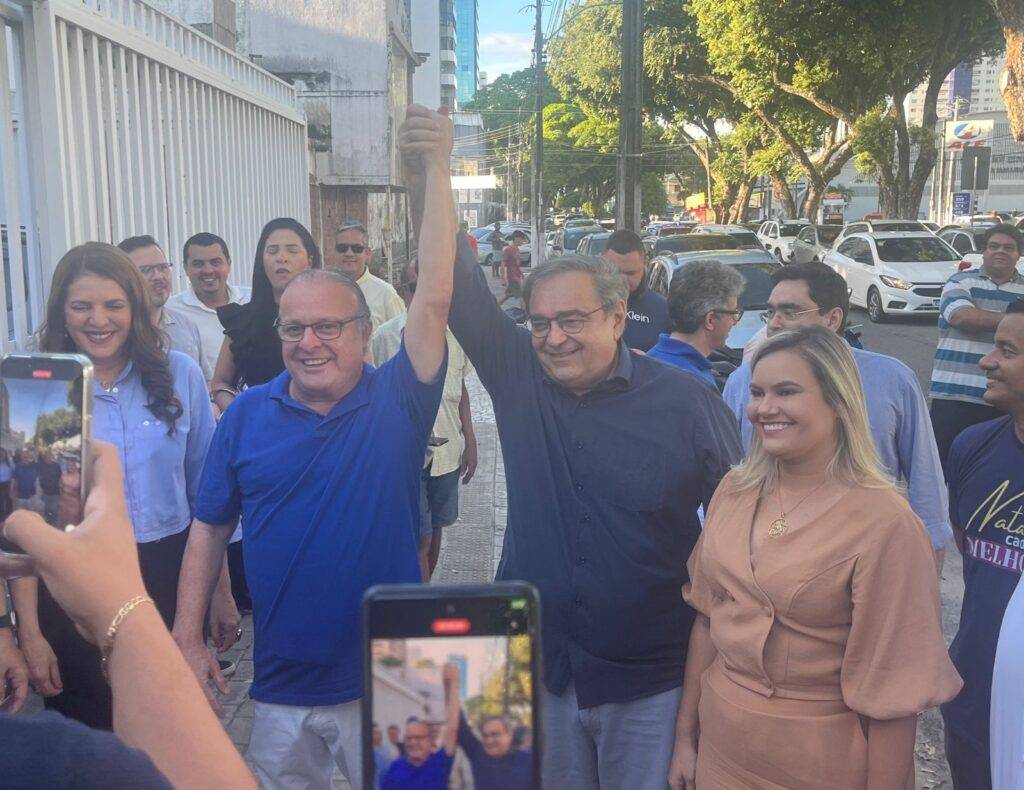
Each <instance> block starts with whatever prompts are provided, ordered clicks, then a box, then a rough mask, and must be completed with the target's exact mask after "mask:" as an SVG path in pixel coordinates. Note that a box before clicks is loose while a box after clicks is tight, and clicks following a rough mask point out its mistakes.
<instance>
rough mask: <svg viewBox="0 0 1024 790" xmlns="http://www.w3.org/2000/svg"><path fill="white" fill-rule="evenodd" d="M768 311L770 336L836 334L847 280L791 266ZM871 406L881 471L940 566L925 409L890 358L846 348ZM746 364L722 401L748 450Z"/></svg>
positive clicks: (935, 468) (943, 533)
mask: <svg viewBox="0 0 1024 790" xmlns="http://www.w3.org/2000/svg"><path fill="white" fill-rule="evenodd" d="M772 282H773V283H774V284H775V287H774V288H772V292H771V295H770V296H769V297H768V309H767V310H766V311H765V312H764V313H763V314H762V318H763V319H764V320H765V322H766V324H767V330H768V337H771V336H773V335H776V334H778V333H779V332H782V331H784V330H787V329H797V328H799V327H804V326H814V325H816V326H824V327H826V328H828V329H831V330H832V331H833V332H836V333H841V332H842V331H843V328H844V327H845V326H846V320H847V316H848V315H849V310H850V293H849V290H848V288H847V286H846V281H845V280H843V278H842V277H841V276H840V275H839V274H837V273H836V271H835V270H834V269H831V268H829V267H828V266H826V265H825V264H824V263H819V262H816V261H812V262H811V263H791V264H789V265H787V266H783V267H781V268H779V269H776V270H775V272H773V274H772ZM851 350H852V352H853V359H854V361H855V362H856V363H857V369H858V371H859V372H860V379H861V382H862V384H863V388H864V399H865V400H866V401H867V404H868V422H869V424H870V426H871V435H872V436H873V437H874V439H875V449H876V450H877V451H878V455H879V458H880V459H881V461H882V465H883V466H884V467H885V470H886V472H887V473H888V474H890V475H891V476H892V477H893V478H894V479H895V480H898V481H900V482H901V483H902V484H903V485H905V486H906V495H907V498H908V499H909V500H910V506H911V507H912V508H913V510H914V512H915V513H916V514H917V515H918V517H920V519H921V520H922V521H923V522H924V525H925V528H926V529H927V530H928V533H929V534H930V535H931V538H932V545H933V546H934V547H935V551H936V562H937V563H938V564H939V565H940V566H941V561H942V558H943V552H944V551H945V547H946V546H948V545H949V544H950V543H951V542H952V540H953V531H952V529H951V528H950V526H949V511H948V507H947V500H946V487H945V484H944V481H943V477H942V469H941V466H940V464H939V455H938V451H937V450H936V449H935V437H934V435H933V433H932V426H931V423H930V422H929V421H928V406H927V404H926V403H925V400H924V394H923V393H922V392H921V385H920V384H918V381H917V376H915V375H914V372H913V371H912V370H911V369H910V368H908V367H907V366H906V365H904V364H903V363H902V362H900V361H899V360H897V359H896V358H894V357H889V356H885V355H884V354H876V353H873V352H871V351H864V350H862V349H857V348H854V349H851ZM750 374H751V365H750V364H749V363H746V362H745V363H743V364H742V365H741V366H740V367H738V368H737V369H736V370H735V371H733V373H732V375H730V376H729V380H728V381H727V382H726V383H725V391H724V392H723V393H722V394H723V396H724V398H725V402H726V403H727V404H728V405H729V408H730V409H732V411H733V414H735V415H736V419H737V420H739V422H740V430H741V432H742V434H743V444H744V447H746V448H747V449H749V448H750V446H751V442H752V438H753V427H752V424H751V421H750V419H749V417H748V414H747V404H748V403H749V402H750Z"/></svg>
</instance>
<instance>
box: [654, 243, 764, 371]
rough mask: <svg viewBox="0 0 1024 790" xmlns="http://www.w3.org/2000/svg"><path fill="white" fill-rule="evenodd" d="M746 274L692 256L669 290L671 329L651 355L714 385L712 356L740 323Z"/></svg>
mask: <svg viewBox="0 0 1024 790" xmlns="http://www.w3.org/2000/svg"><path fill="white" fill-rule="evenodd" d="M744 285H745V283H744V281H743V276H742V275H741V274H740V273H739V272H737V271H736V270H734V269H731V268H730V267H728V266H725V265H724V264H721V263H719V262H718V261H692V262H690V263H689V264H687V265H686V266H684V267H683V268H682V269H680V270H679V271H677V272H676V273H675V276H674V277H673V278H672V285H671V286H670V287H669V291H668V318H669V322H670V324H671V326H672V332H671V333H663V334H662V335H661V336H660V337H659V338H658V343H657V345H655V346H654V348H652V349H651V350H650V351H648V352H647V356H649V357H653V358H654V359H658V360H661V361H662V362H667V363H668V364H669V365H675V366H676V367H677V368H680V369H681V370H685V371H686V372H687V373H692V374H693V375H695V376H696V377H697V378H699V379H700V380H701V381H703V382H706V383H707V384H710V385H711V386H712V387H716V388H717V386H716V384H715V375H714V373H713V372H712V367H711V361H710V360H709V359H708V357H710V356H711V354H712V353H713V352H715V351H716V350H718V349H720V348H721V347H722V346H724V345H725V339H726V338H727V337H728V336H729V332H730V331H731V330H732V328H733V327H734V326H736V323H737V322H738V321H739V320H740V319H741V318H742V317H743V311H742V310H741V309H739V304H738V302H739V298H740V294H741V293H743V286H744Z"/></svg>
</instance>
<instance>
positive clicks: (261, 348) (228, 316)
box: [210, 217, 322, 411]
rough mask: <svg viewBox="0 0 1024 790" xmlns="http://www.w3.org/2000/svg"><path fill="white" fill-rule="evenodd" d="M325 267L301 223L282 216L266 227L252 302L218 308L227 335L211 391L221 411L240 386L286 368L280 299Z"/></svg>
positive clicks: (267, 378)
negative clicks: (298, 278)
mask: <svg viewBox="0 0 1024 790" xmlns="http://www.w3.org/2000/svg"><path fill="white" fill-rule="evenodd" d="M321 266H322V263H321V259H320V250H319V248H318V247H317V246H316V242H315V241H313V236H312V235H311V234H310V232H309V231H308V230H306V228H305V226H304V225H302V223H301V222H298V221H296V220H294V219H291V218H290V217H281V218H279V219H274V220H271V221H270V222H268V223H267V224H266V225H265V226H264V228H263V232H262V233H261V234H260V240H259V241H258V242H257V243H256V260H255V261H254V262H253V267H252V298H251V299H250V300H249V303H248V304H233V303H232V304H226V305H224V306H223V307H218V308H217V317H218V318H219V319H220V322H221V325H223V327H224V334H225V335H227V339H226V340H225V341H224V344H223V345H222V346H221V350H220V356H219V357H218V358H217V368H216V370H215V371H214V373H213V381H212V382H211V384H210V390H211V392H212V393H213V399H214V403H216V404H217V407H218V408H219V409H220V410H221V411H223V410H224V409H226V408H227V407H228V406H230V405H231V402H232V401H233V400H234V399H235V396H236V395H237V394H238V392H239V390H241V389H243V388H244V387H252V386H254V385H256V384H263V383H265V382H267V381H270V380H271V379H272V378H274V376H276V375H278V374H279V373H281V372H282V371H283V370H284V360H283V359H282V358H281V339H280V338H279V337H278V336H277V332H276V331H275V330H274V321H276V320H277V304H278V302H280V301H281V294H282V293H284V289H285V287H286V286H287V285H288V283H290V282H291V280H292V278H293V277H294V276H295V275H297V274H299V273H300V272H304V271H306V270H307V269H319V268H321Z"/></svg>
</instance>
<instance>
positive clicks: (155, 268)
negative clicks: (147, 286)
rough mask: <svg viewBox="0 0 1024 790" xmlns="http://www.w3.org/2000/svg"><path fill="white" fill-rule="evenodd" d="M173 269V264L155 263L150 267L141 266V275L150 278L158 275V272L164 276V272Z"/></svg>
mask: <svg viewBox="0 0 1024 790" xmlns="http://www.w3.org/2000/svg"><path fill="white" fill-rule="evenodd" d="M173 268H174V264H171V263H153V264H150V265H149V266H140V267H139V273H140V274H141V275H142V276H143V277H149V275H151V274H156V273H157V272H160V273H161V274H163V273H164V272H169V271H170V270H171V269H173Z"/></svg>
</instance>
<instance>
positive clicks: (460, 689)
mask: <svg viewBox="0 0 1024 790" xmlns="http://www.w3.org/2000/svg"><path fill="white" fill-rule="evenodd" d="M365 616H366V623H365V628H366V633H367V640H366V646H365V647H366V650H365V654H366V668H367V677H366V681H365V688H366V693H365V694H364V697H363V744H364V750H363V786H364V787H365V788H381V789H382V790H406V789H408V790H412V789H413V788H416V790H425V789H426V788H438V790H447V788H450V787H473V788H475V790H492V788H514V789H515V790H518V789H519V788H522V790H529V789H530V788H536V787H539V786H540V780H539V777H540V755H539V750H538V744H539V743H540V738H539V733H538V729H539V723H540V722H539V711H538V706H537V691H538V690H537V684H538V683H539V682H540V665H539V653H540V645H539V633H540V632H539V622H538V605H537V596H536V591H535V590H534V589H533V588H532V587H530V586H529V585H524V584H496V585H488V586H482V587H472V586H466V587H447V588H444V587H436V586H429V587H415V586H413V587H378V588H374V589H372V590H370V591H369V592H368V593H367V598H366V606H365Z"/></svg>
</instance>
